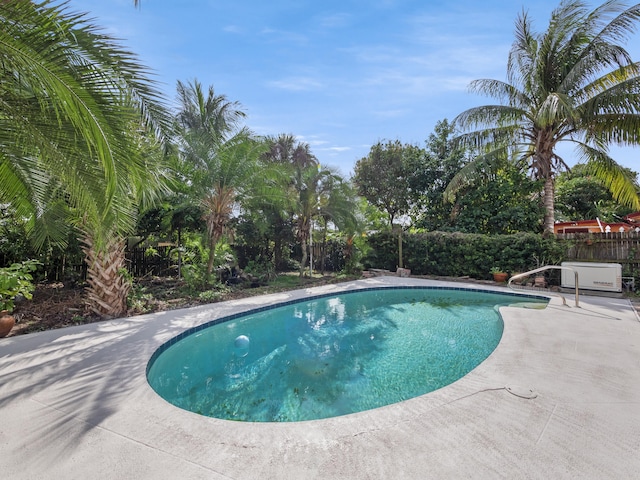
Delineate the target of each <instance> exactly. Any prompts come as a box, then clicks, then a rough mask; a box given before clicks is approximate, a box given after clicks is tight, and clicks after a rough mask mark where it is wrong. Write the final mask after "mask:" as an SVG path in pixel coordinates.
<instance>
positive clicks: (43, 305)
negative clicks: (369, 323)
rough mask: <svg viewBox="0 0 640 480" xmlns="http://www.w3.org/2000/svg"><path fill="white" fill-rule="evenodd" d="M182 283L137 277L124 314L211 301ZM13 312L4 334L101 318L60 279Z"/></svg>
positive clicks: (235, 291) (258, 291) (245, 293)
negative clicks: (137, 293) (133, 295)
mask: <svg viewBox="0 0 640 480" xmlns="http://www.w3.org/2000/svg"><path fill="white" fill-rule="evenodd" d="M345 280H347V279H345V278H336V277H335V276H330V275H326V276H323V277H318V278H316V277H314V278H306V279H304V280H303V281H302V283H301V284H300V285H298V286H296V287H295V288H304V287H310V286H318V285H326V284H329V283H336V282H342V281H345ZM184 287H185V285H184V282H182V281H180V280H178V279H176V278H173V277H150V278H142V279H137V280H136V288H137V289H138V290H139V291H140V292H142V294H141V295H140V296H139V297H138V299H137V301H135V302H133V304H132V306H131V308H130V309H129V311H128V312H127V314H128V316H132V315H140V314H144V313H151V312H159V311H165V310H174V309H177V308H185V307H192V306H196V305H202V304H206V303H212V300H206V299H200V298H198V297H197V296H191V295H188V294H186V293H185V288H184ZM283 290H287V288H283V287H280V288H274V287H269V286H263V287H258V288H246V287H242V286H238V287H233V288H231V290H230V291H228V292H225V293H223V294H221V295H220V297H219V298H217V299H216V300H215V301H224V300H235V299H239V298H245V297H250V296H255V295H262V294H266V293H275V292H277V291H283ZM13 315H14V317H15V318H16V325H15V326H14V327H13V329H12V330H11V332H10V333H9V334H8V335H7V337H10V336H15V335H24V334H27V333H32V332H41V331H44V330H52V329H56V328H63V327H69V326H73V325H82V324H86V323H93V322H98V321H100V320H104V318H103V317H100V316H98V315H96V314H95V313H92V312H91V311H90V310H89V309H88V308H87V306H86V304H85V291H84V287H83V286H67V285H64V284H63V283H61V282H56V283H41V284H38V285H36V289H35V291H34V293H33V299H32V300H23V301H21V302H19V303H18V304H17V305H16V308H15V310H14V312H13Z"/></svg>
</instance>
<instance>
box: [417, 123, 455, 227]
mask: <svg viewBox="0 0 640 480" xmlns="http://www.w3.org/2000/svg"><path fill="white" fill-rule="evenodd" d="M453 134H454V127H453V124H451V123H449V121H448V120H447V119H444V120H441V121H439V122H438V123H437V124H436V126H435V129H434V132H433V133H431V134H430V135H429V138H428V139H427V142H426V151H425V152H424V154H423V155H419V156H418V155H414V156H412V157H411V158H410V160H409V165H408V168H409V171H411V172H413V173H412V174H411V176H410V177H409V185H410V191H409V192H408V194H409V195H411V196H412V198H413V200H412V201H413V205H412V210H411V216H412V218H413V219H414V225H415V226H416V227H418V228H423V229H425V230H447V229H448V227H450V226H451V217H452V215H451V214H452V210H453V205H452V204H451V203H449V202H445V201H444V191H445V189H446V187H447V185H448V184H449V182H450V181H451V179H452V178H453V177H454V176H455V174H456V173H457V172H458V171H459V170H460V168H461V167H462V165H463V164H464V163H465V159H464V151H463V150H462V149H460V148H458V147H456V145H455V144H454V142H453Z"/></svg>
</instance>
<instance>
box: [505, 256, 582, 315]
mask: <svg viewBox="0 0 640 480" xmlns="http://www.w3.org/2000/svg"><path fill="white" fill-rule="evenodd" d="M545 270H571V271H572V272H573V274H574V275H575V286H576V308H580V299H579V297H580V294H579V288H578V272H577V270H575V269H573V268H571V267H562V266H560V265H545V266H544V267H540V268H536V269H534V270H529V271H528V272H524V273H519V274H518V275H514V276H513V277H511V278H510V279H509V281H508V282H507V287H509V288H510V289H511V290H513V291H515V290H516V289H515V288H513V287H512V286H511V282H512V281H513V280H514V279H519V278H524V277H528V276H529V275H531V274H533V273H538V272H544V271H545ZM560 297H562V302H563V303H564V304H565V305H566V301H565V298H564V297H563V296H562V295H560Z"/></svg>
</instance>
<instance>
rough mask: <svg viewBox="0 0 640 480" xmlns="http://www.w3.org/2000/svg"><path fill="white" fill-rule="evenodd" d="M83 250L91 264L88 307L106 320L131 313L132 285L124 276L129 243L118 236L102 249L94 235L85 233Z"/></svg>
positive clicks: (89, 264) (88, 263)
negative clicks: (129, 310) (128, 307)
mask: <svg viewBox="0 0 640 480" xmlns="http://www.w3.org/2000/svg"><path fill="white" fill-rule="evenodd" d="M82 242H83V244H84V245H83V246H82V251H83V252H84V254H85V255H86V258H85V261H86V262H87V267H88V268H87V283H88V284H89V286H88V287H87V304H88V307H89V309H90V310H91V311H93V312H94V313H97V314H98V315H100V316H102V317H112V318H114V317H122V316H123V315H125V314H126V313H127V296H128V295H129V290H131V282H130V281H129V280H128V279H127V278H126V277H125V276H124V275H122V269H124V268H125V267H126V264H125V240H124V239H123V238H121V237H114V238H111V239H109V240H108V241H107V244H106V245H104V247H103V248H100V249H98V248H97V246H96V244H95V242H94V239H93V238H92V236H91V235H90V234H85V236H84V238H83V240H82Z"/></svg>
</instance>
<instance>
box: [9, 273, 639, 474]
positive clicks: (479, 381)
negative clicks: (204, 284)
mask: <svg viewBox="0 0 640 480" xmlns="http://www.w3.org/2000/svg"><path fill="white" fill-rule="evenodd" d="M388 285H441V286H449V285H450V286H454V287H469V288H474V289H478V288H483V287H479V286H478V285H471V284H469V285H466V284H461V283H454V284H448V283H446V282H436V281H430V280H418V279H411V278H396V277H377V278H372V279H367V280H360V281H357V282H350V283H344V284H339V285H330V286H325V287H318V288H313V289H309V290H299V291H295V292H287V293H281V294H273V295H268V296H262V297H254V298H249V299H244V300H238V301H231V302H224V303H218V304H213V305H206V306H201V307H196V308H190V309H183V310H174V311H169V312H162V313H156V314H151V315H144V316H139V317H130V318H123V319H118V320H112V321H105V322H100V323H95V324H89V325H83V326H78V327H71V328H66V329H61V330H52V331H47V332H42V333H35V334H29V335H23V336H17V337H9V338H5V339H0V478H2V479H7V480H9V479H65V480H66V479H83V480H84V479H92V480H93V479H258V478H259V479H276V478H277V479H311V478H322V479H338V478H340V479H386V478H389V479H417V478H421V479H422V478H436V479H443V478H454V479H461V478H517V479H521V478H532V479H538V478H539V479H561V478H593V479H627V478H640V322H639V321H638V317H637V315H636V313H635V311H634V309H633V308H632V306H631V304H630V303H629V301H628V300H623V299H613V298H600V297H589V296H582V297H581V306H582V308H571V307H566V306H562V305H561V302H560V300H559V299H557V298H554V299H552V300H551V302H550V304H549V306H548V307H547V308H546V309H545V310H533V309H523V308H512V307H508V308H503V309H502V310H501V313H502V315H503V318H504V323H505V329H504V335H503V338H502V340H501V342H500V344H499V345H498V347H497V348H496V350H495V351H494V352H493V353H492V354H491V356H490V357H489V358H488V359H487V360H486V361H485V362H483V363H482V364H481V365H480V366H478V367H477V368H476V369H475V370H473V371H472V372H471V373H469V374H468V375H467V376H465V377H464V378H462V379H460V380H459V381H457V382H455V383H454V384H452V385H449V386H447V387H445V388H442V389H440V390H438V391H435V392H432V393H429V394H427V395H424V396H422V397H418V398H414V399H412V400H408V401H405V402H402V403H399V404H395V405H390V406H387V407H383V408H379V409H376V410H371V411H367V412H362V413H358V414H353V415H347V416H344V417H337V418H332V419H327V420H319V421H311V422H300V423H280V424H266V423H258V424H253V423H241V422H230V421H224V420H217V419H213V418H207V417H202V416H199V415H197V414H194V413H190V412H186V411H183V410H180V409H178V408H176V407H173V406H172V405H170V404H169V403H167V402H166V401H164V400H163V399H161V398H160V397H159V396H158V395H157V394H156V393H155V392H154V391H153V390H152V389H151V388H150V387H149V385H148V384H147V381H146V377H145V368H146V365H147V361H148V360H149V358H150V357H151V355H152V354H153V352H154V351H155V350H156V349H157V348H158V347H159V346H160V345H162V344H163V343H164V342H165V341H167V340H169V339H170V338H172V337H173V336H175V335H177V334H179V333H180V332H182V331H184V330H185V329H186V328H189V327H192V326H195V325H198V324H201V323H204V322H206V321H208V320H211V319H213V318H217V317H220V316H225V315H228V314H230V313H235V312H238V311H243V310H248V309H252V308H256V307H258V306H261V305H265V304H272V303H273V302H278V301H283V300H291V299H294V298H300V297H303V296H307V295H309V294H320V293H326V292H333V291H335V292H340V291H344V290H349V289H353V288H362V287H371V286H388ZM486 288H488V289H491V287H486ZM568 300H571V298H570V297H569V298H568ZM568 303H569V304H570V305H571V304H572V302H571V301H569V302H568ZM529 392H533V393H532V395H531V396H535V398H522V397H527V396H528V394H529ZM518 395H521V396H518Z"/></svg>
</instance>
